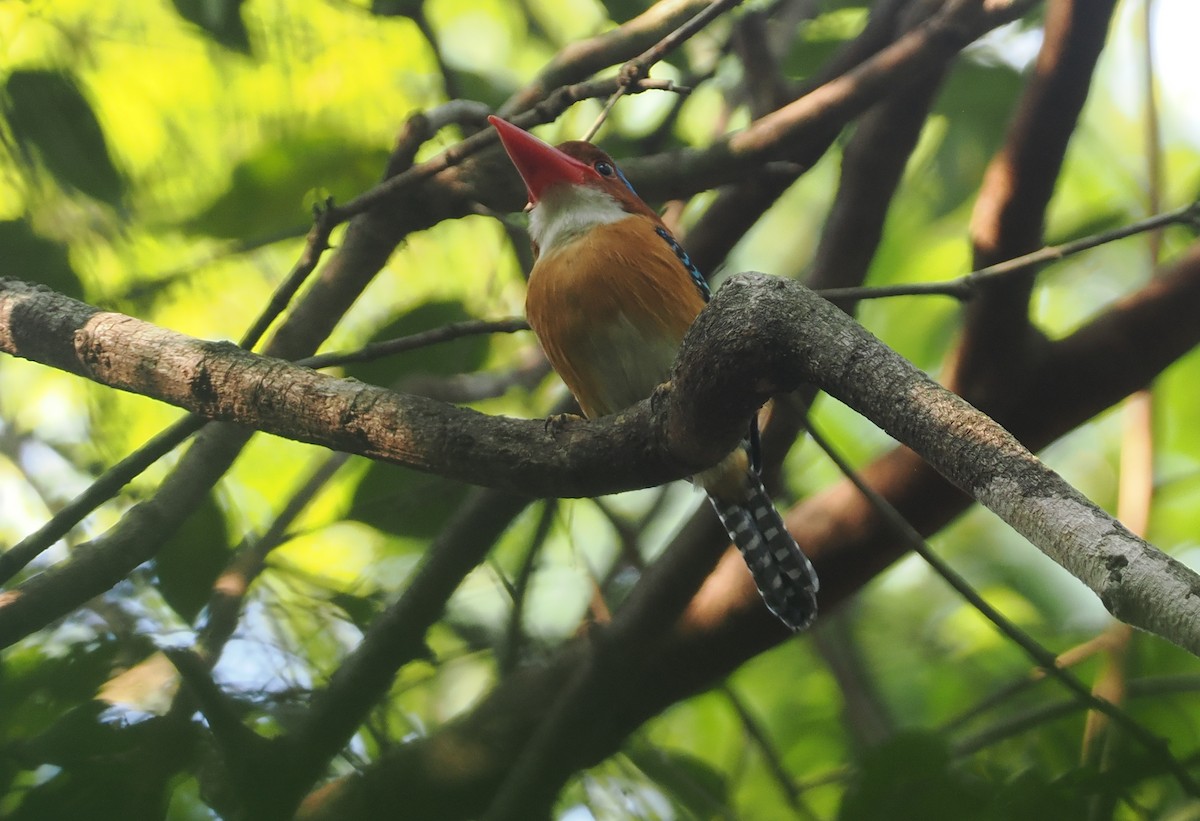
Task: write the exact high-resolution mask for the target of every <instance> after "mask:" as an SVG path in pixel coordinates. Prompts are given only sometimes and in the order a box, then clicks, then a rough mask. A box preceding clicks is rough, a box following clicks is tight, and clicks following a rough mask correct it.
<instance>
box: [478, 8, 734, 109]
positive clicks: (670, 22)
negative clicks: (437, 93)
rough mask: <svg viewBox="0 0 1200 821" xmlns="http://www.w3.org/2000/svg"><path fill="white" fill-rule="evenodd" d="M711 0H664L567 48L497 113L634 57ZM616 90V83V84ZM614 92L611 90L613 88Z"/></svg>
mask: <svg viewBox="0 0 1200 821" xmlns="http://www.w3.org/2000/svg"><path fill="white" fill-rule="evenodd" d="M710 2H711V0H682V2H680V1H679V0H660V2H658V3H655V4H654V5H653V6H651V7H650V8H649V9H647V10H646V11H644V12H643V13H642V14H640V15H638V16H637V17H635V18H633V19H632V20H630V21H629V22H627V23H625V24H623V25H621V26H619V27H617V28H615V29H613V30H612V31H606V32H604V33H603V34H600V35H597V36H595V37H592V38H590V39H588V40H580V41H578V42H575V43H571V44H570V45H568V46H566V47H565V48H563V49H562V50H561V51H560V52H558V54H556V55H555V56H554V59H552V60H551V61H550V62H549V63H548V64H547V65H546V67H545V68H543V69H542V70H541V71H540V72H539V73H538V76H537V77H536V78H534V80H533V81H532V82H530V83H529V84H528V85H527V86H526V87H525V88H523V89H521V90H520V91H519V92H517V93H516V94H514V95H513V96H512V97H511V98H509V99H508V100H507V101H506V102H505V103H504V105H502V106H501V107H500V108H499V110H497V112H496V113H497V114H499V115H500V116H501V117H504V118H505V119H509V118H511V117H513V115H515V114H517V113H519V112H522V111H526V110H528V109H529V108H532V107H533V106H534V105H535V104H537V103H539V102H541V101H542V100H544V99H546V97H548V96H549V95H550V94H551V92H553V91H554V89H556V88H560V87H562V86H564V85H568V84H571V83H578V82H580V81H581V80H583V79H584V78H586V77H590V76H591V75H593V74H595V73H596V72H597V71H601V70H602V69H605V68H608V67H609V66H612V65H616V64H617V63H621V62H623V61H625V60H629V59H632V58H633V57H634V55H636V54H639V53H640V52H642V51H644V50H645V49H647V48H650V47H651V46H653V45H654V43H656V42H658V41H659V40H661V39H662V38H663V37H664V36H666V35H668V34H669V33H670V32H671V31H673V30H675V29H676V28H678V27H679V26H681V25H682V24H683V23H685V22H686V21H687V20H688V19H690V18H691V17H693V16H694V15H696V14H698V13H699V12H700V11H702V10H703V9H704V8H705V7H706V6H708V5H709V3H710ZM613 90H614V91H615V87H614V88H613ZM610 93H611V92H610Z"/></svg>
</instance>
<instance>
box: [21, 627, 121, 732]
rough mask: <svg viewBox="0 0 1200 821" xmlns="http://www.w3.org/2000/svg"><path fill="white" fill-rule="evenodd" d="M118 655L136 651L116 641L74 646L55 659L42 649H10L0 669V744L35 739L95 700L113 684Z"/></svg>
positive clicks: (24, 646) (54, 656) (55, 655)
mask: <svg viewBox="0 0 1200 821" xmlns="http://www.w3.org/2000/svg"><path fill="white" fill-rule="evenodd" d="M118 650H121V651H122V652H135V651H136V648H131V647H129V645H125V646H124V647H119V646H118V644H117V643H116V642H111V641H106V642H103V643H99V644H91V643H88V644H73V645H69V646H68V647H66V648H63V649H62V650H61V651H60V652H57V653H53V654H51V653H48V652H47V650H46V648H45V647H44V646H42V645H21V646H17V647H12V648H9V650H8V651H6V653H5V655H4V659H3V662H2V663H0V704H3V705H4V709H3V710H0V739H4V740H6V741H13V740H22V739H28V738H32V737H34V736H36V735H38V734H40V733H43V732H45V731H46V730H47V729H48V728H49V727H50V726H51V725H53V724H54V723H55V722H56V721H58V720H59V719H60V718H62V717H63V715H64V714H66V713H67V712H68V711H69V710H70V709H71V708H73V707H75V706H76V705H77V704H79V703H80V702H81V701H87V700H88V699H90V698H91V697H92V696H93V695H95V693H96V688H97V687H99V686H100V684H101V683H103V682H104V680H105V679H107V678H108V676H109V674H110V672H111V670H112V668H113V665H114V663H115V658H116V656H117V653H118Z"/></svg>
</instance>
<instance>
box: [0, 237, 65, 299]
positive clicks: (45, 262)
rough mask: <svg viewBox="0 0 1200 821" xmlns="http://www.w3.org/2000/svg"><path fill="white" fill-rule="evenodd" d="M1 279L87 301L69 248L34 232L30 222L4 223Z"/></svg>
mask: <svg viewBox="0 0 1200 821" xmlns="http://www.w3.org/2000/svg"><path fill="white" fill-rule="evenodd" d="M0 248H3V249H4V253H3V254H2V255H0V276H9V277H15V278H16V279H24V280H27V281H29V282H40V283H41V284H42V285H46V286H48V287H50V288H53V289H54V290H56V291H58V292H59V293H62V294H66V295H67V296H71V297H75V298H76V299H82V298H83V283H81V282H80V281H79V275H78V274H76V273H75V269H74V268H72V267H71V260H70V259H69V258H68V256H67V248H66V246H64V245H61V244H59V243H57V242H54V241H53V240H50V239H46V238H45V237H42V236H39V235H38V234H37V233H36V232H34V230H33V228H32V227H31V226H30V225H29V222H28V221H27V220H8V221H0Z"/></svg>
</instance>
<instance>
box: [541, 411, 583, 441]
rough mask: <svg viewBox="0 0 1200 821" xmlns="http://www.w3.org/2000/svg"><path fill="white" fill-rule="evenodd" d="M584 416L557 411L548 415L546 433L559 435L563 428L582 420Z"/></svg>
mask: <svg viewBox="0 0 1200 821" xmlns="http://www.w3.org/2000/svg"><path fill="white" fill-rule="evenodd" d="M582 421H583V417H582V416H579V415H578V414H574V413H555V414H551V415H550V416H547V417H546V433H548V434H550V435H551V436H558V434H559V433H561V432H562V430H563V428H565V427H566V426H567V425H570V424H573V423H575V422H582Z"/></svg>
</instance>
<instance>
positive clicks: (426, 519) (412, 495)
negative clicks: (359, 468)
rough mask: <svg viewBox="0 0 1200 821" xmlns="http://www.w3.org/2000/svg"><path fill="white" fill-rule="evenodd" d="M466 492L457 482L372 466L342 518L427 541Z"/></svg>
mask: <svg viewBox="0 0 1200 821" xmlns="http://www.w3.org/2000/svg"><path fill="white" fill-rule="evenodd" d="M468 490H469V488H468V487H467V486H466V485H464V484H462V483H460V482H453V481H451V480H449V479H443V478H442V477H440V476H430V475H426V474H424V473H418V472H416V471H414V470H408V469H406V468H402V467H397V466H396V465H387V464H384V463H382V462H375V463H373V464H372V465H371V467H370V468H369V469H368V470H367V473H366V475H365V476H364V477H363V479H362V481H361V482H359V484H358V488H357V489H356V490H355V492H354V502H353V504H351V506H350V512H349V513H348V514H347V515H346V518H348V519H354V520H356V521H359V522H362V523H363V524H367V525H370V526H371V527H374V528H377V529H378V530H381V531H383V532H384V533H391V534H393V535H397V536H410V537H413V538H417V539H430V538H433V537H434V536H436V535H437V534H438V533H439V532H440V531H441V529H442V527H443V525H445V523H446V520H447V519H448V518H450V515H451V514H453V513H454V511H456V510H457V509H458V508H459V506H460V505H461V504H462V502H463V499H465V498H466V495H467V491H468Z"/></svg>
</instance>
